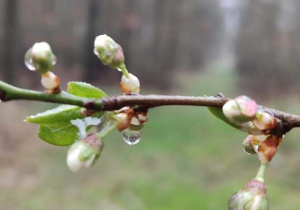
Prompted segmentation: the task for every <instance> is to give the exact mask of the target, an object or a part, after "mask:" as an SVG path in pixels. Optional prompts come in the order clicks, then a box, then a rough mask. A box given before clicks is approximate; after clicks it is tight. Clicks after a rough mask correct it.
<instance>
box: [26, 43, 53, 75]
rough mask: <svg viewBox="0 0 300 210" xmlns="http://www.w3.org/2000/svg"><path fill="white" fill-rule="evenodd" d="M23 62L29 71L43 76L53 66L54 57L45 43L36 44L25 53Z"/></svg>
mask: <svg viewBox="0 0 300 210" xmlns="http://www.w3.org/2000/svg"><path fill="white" fill-rule="evenodd" d="M24 61H25V65H26V67H27V68H28V69H29V70H32V71H38V72H39V73H41V74H45V73H47V72H48V71H50V70H51V69H52V68H53V66H54V65H55V63H56V57H55V55H54V54H53V53H52V50H51V47H50V45H49V44H48V43H47V42H38V43H35V44H34V45H33V46H32V48H30V49H29V50H28V51H27V52H26V54H25V58H24Z"/></svg>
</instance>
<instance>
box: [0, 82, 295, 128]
mask: <svg viewBox="0 0 300 210" xmlns="http://www.w3.org/2000/svg"><path fill="white" fill-rule="evenodd" d="M0 100H1V101H3V102H4V101H12V100H33V101H44V102H52V103H62V104H70V105H76V106H81V107H84V108H86V109H93V110H96V111H111V110H118V109H121V108H123V107H125V106H142V107H144V108H145V109H149V108H154V107H158V106H170V105H185V106H206V107H219V108H221V107H222V106H223V105H224V104H225V103H226V102H227V101H228V100H229V99H227V98H224V97H220V96H216V97H214V96H204V97H201V96H197V97H195V96H177V95H176V96H172V95H119V96H110V97H103V98H101V99H87V98H83V97H78V96H74V95H71V94H69V93H66V92H64V91H62V92H60V93H57V94H49V93H45V92H40V91H33V90H27V89H22V88H17V87H14V86H12V85H9V84H7V83H5V82H2V81H0ZM259 107H260V108H261V109H264V110H266V111H268V112H270V113H272V114H273V115H274V116H275V117H276V118H278V119H279V120H280V121H281V122H282V123H280V124H279V125H278V126H279V127H277V128H276V130H277V131H278V132H280V133H286V132H288V131H289V130H291V129H292V128H294V127H300V116H299V115H293V114H290V113H285V112H282V111H279V110H275V109H271V108H268V107H264V106H259ZM274 130H275V129H274Z"/></svg>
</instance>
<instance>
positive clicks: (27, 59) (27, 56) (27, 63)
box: [24, 48, 36, 71]
mask: <svg viewBox="0 0 300 210" xmlns="http://www.w3.org/2000/svg"><path fill="white" fill-rule="evenodd" d="M31 51H32V48H30V49H29V50H28V51H27V52H26V54H25V57H24V63H25V66H26V67H27V68H28V69H29V70H31V71H35V70H36V68H35V66H34V65H33V64H32V59H31Z"/></svg>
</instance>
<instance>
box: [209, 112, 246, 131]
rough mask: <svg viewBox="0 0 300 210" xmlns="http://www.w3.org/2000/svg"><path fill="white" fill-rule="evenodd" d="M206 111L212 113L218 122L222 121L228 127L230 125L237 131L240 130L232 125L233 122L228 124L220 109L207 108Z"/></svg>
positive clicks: (237, 126)
mask: <svg viewBox="0 0 300 210" xmlns="http://www.w3.org/2000/svg"><path fill="white" fill-rule="evenodd" d="M207 109H208V111H209V112H210V113H212V114H213V115H214V116H215V117H217V118H219V119H220V120H223V121H224V122H226V123H227V124H228V125H231V126H232V127H235V128H237V129H239V128H240V126H239V125H236V124H234V123H233V122H230V121H229V120H228V119H227V118H226V116H225V115H224V113H223V111H222V108H217V107H207Z"/></svg>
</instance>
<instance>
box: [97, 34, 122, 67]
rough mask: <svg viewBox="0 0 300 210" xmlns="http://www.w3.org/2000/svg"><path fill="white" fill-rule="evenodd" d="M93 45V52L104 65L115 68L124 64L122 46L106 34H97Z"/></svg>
mask: <svg viewBox="0 0 300 210" xmlns="http://www.w3.org/2000/svg"><path fill="white" fill-rule="evenodd" d="M94 46H95V49H94V53H95V54H96V55H97V56H98V57H99V58H100V60H101V62H102V63H103V64H104V65H108V66H109V67H111V68H116V69H118V68H120V67H121V66H122V65H124V60H125V59H124V54H123V49H122V47H121V46H120V45H119V44H117V43H116V42H115V41H114V40H113V39H112V38H110V37H109V36H107V35H106V34H103V35H100V36H97V37H96V39H95V42H94Z"/></svg>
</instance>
